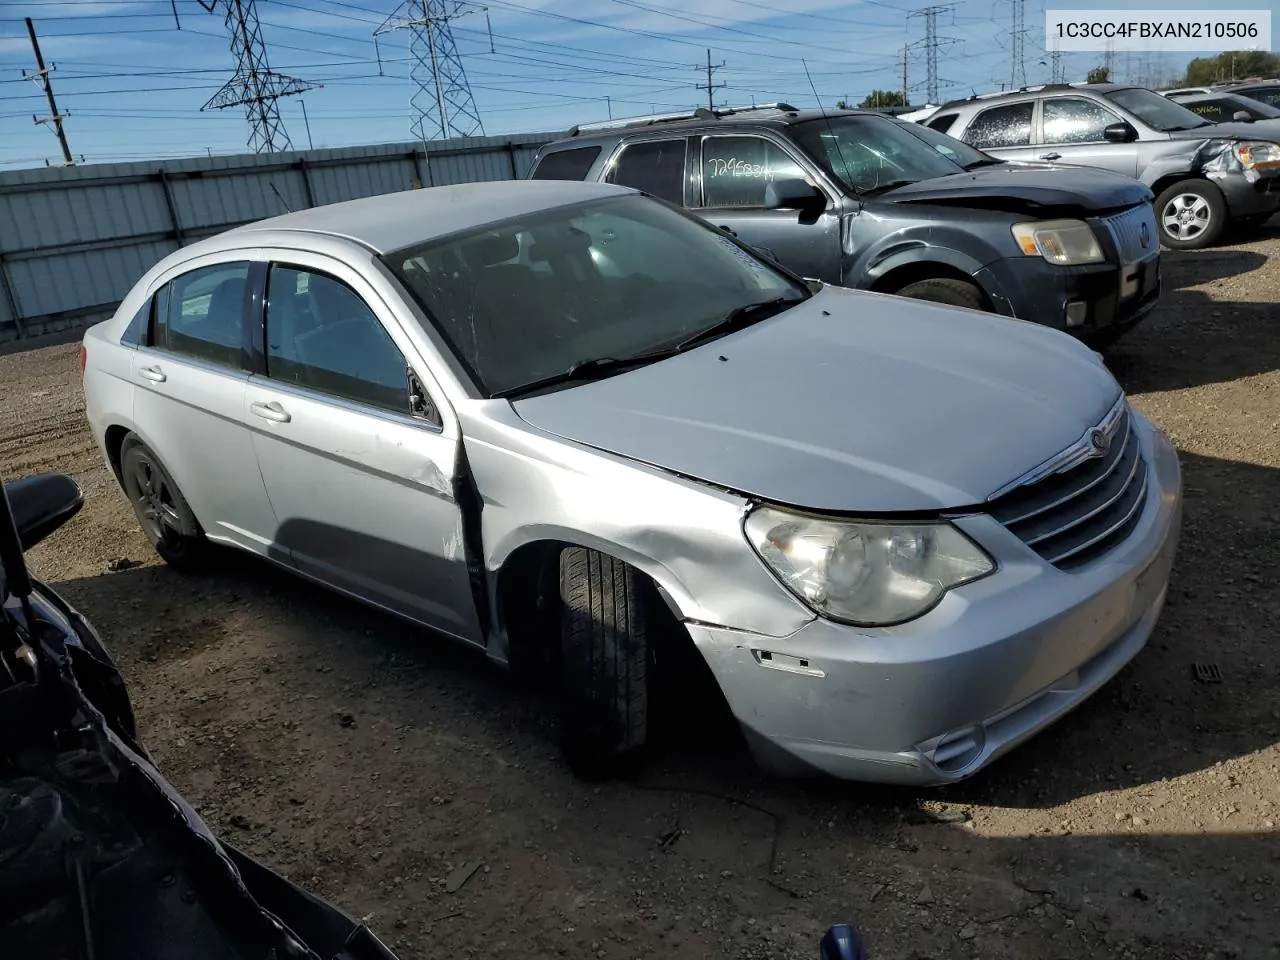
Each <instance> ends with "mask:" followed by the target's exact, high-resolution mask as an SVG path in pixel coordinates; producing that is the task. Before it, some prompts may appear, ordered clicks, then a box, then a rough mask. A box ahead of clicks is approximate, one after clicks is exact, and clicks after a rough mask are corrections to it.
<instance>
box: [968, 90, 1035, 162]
mask: <svg viewBox="0 0 1280 960" xmlns="http://www.w3.org/2000/svg"><path fill="white" fill-rule="evenodd" d="M1034 112H1035V104H1034V103H1032V102H1031V101H1027V102H1026V103H1010V104H1007V105H1005V106H1002V107H991V108H990V109H987V110H983V111H982V112H981V113H980V114H978V115H977V116H976V117H974V118H973V123H971V124H969V127H968V129H967V130H965V132H964V133H963V135H961V137H960V139H961V140H963V141H964V142H965V143H967V144H969V145H970V146H972V147H977V148H978V149H979V150H992V149H997V148H999V147H1027V146H1030V145H1031V116H1032V114H1033V113H1034Z"/></svg>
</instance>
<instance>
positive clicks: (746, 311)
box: [675, 297, 805, 351]
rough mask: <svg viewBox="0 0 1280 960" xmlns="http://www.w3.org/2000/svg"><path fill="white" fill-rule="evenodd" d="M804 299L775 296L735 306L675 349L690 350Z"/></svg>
mask: <svg viewBox="0 0 1280 960" xmlns="http://www.w3.org/2000/svg"><path fill="white" fill-rule="evenodd" d="M804 299H805V298H804V297H775V298H774V299H772V300H762V301H760V302H759V303H747V304H744V305H742V306H741V307H734V308H733V309H732V310H730V311H729V312H728V313H726V314H725V315H724V316H723V317H721V318H720V319H719V320H717V321H716V322H715V323H713V324H712V325H711V326H709V327H707V328H706V329H705V330H699V331H698V332H697V333H695V334H693V336H690V337H685V338H684V339H683V340H681V341H680V342H679V343H677V344H676V346H675V349H676V350H677V351H683V350H688V349H690V348H691V347H696V346H697V345H698V344H700V343H706V342H707V341H708V340H714V339H716V338H717V337H723V336H725V335H726V334H730V333H733V332H734V331H735V330H742V329H744V328H746V327H749V326H751V325H752V324H753V323H758V322H759V321H761V320H765V319H768V318H769V317H772V316H773V315H774V314H778V313H781V312H782V311H783V310H786V309H787V308H788V307H790V306H791V305H792V304H796V303H800V302H801V301H803V300H804Z"/></svg>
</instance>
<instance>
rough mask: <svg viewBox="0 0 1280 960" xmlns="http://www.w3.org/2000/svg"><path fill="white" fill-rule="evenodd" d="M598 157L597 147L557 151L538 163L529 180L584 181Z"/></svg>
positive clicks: (598, 150)
mask: <svg viewBox="0 0 1280 960" xmlns="http://www.w3.org/2000/svg"><path fill="white" fill-rule="evenodd" d="M599 155H600V148H599V147H575V148H574V149H572V150H557V151H556V152H555V153H548V154H547V155H546V156H545V157H543V158H542V159H541V160H539V161H538V166H537V167H536V168H535V169H534V171H533V174H532V175H531V176H530V179H531V180H585V179H586V176H587V171H588V170H590V169H591V165H592V164H593V163H595V162H596V157H598V156H599Z"/></svg>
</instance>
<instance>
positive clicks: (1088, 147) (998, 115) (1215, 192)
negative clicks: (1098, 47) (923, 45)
mask: <svg viewBox="0 0 1280 960" xmlns="http://www.w3.org/2000/svg"><path fill="white" fill-rule="evenodd" d="M922 122H923V123H925V124H926V125H927V126H929V127H931V128H933V129H935V130H939V131H941V132H942V133H946V134H949V135H950V136H953V137H956V138H958V139H960V140H963V141H965V142H966V143H968V144H970V145H971V146H974V147H977V148H978V149H980V150H984V151H986V152H988V153H992V154H994V155H995V156H999V157H1003V158H1005V159H1006V160H1046V161H1061V162H1062V163H1071V164H1080V165H1083V166H1088V167H1099V168H1101V169H1104V170H1111V171H1114V172H1115V173H1122V174H1124V175H1125V176H1129V177H1136V178H1137V179H1139V180H1141V181H1142V182H1143V183H1145V184H1146V185H1147V186H1149V187H1150V188H1151V191H1152V192H1153V193H1154V194H1155V195H1156V215H1157V220H1158V222H1159V226H1160V240H1161V242H1162V243H1163V244H1164V245H1165V246H1167V247H1170V248H1173V249H1180V250H1194V249H1199V248H1201V247H1206V246H1209V245H1210V244H1212V243H1214V242H1215V241H1216V240H1217V239H1218V238H1219V237H1221V236H1222V232H1223V230H1225V229H1226V227H1227V226H1228V224H1234V225H1236V226H1243V227H1256V226H1260V225H1261V224H1263V223H1265V222H1266V220H1267V219H1268V218H1269V217H1270V216H1271V215H1272V214H1273V213H1275V212H1276V210H1277V209H1280V143H1278V142H1277V141H1280V135H1278V134H1277V133H1276V132H1275V131H1271V130H1265V129H1263V128H1262V127H1260V126H1259V125H1258V124H1257V123H1210V122H1209V121H1208V120H1206V119H1204V118H1203V117H1199V116H1197V115H1196V114H1195V113H1193V112H1192V111H1191V110H1189V109H1187V108H1186V107H1185V106H1183V105H1182V104H1180V103H1177V102H1175V101H1173V100H1171V99H1169V98H1168V97H1165V96H1162V95H1160V94H1158V93H1156V92H1155V91H1154V90H1148V89H1146V88H1145V87H1135V86H1131V85H1125V84H1118V83H1092V84H1084V83H1069V84H1046V85H1043V86H1035V87H1025V88H1023V89H1021V90H1014V91H1010V92H1006V93H993V94H982V95H978V96H974V97H969V98H967V99H965V100H955V101H953V102H951V103H946V104H943V105H942V106H941V107H939V108H938V109H937V111H936V112H934V113H932V114H930V115H929V117H928V118H927V119H925V120H924V121H922Z"/></svg>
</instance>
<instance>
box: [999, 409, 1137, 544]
mask: <svg viewBox="0 0 1280 960" xmlns="http://www.w3.org/2000/svg"><path fill="white" fill-rule="evenodd" d="M1098 429H1099V430H1101V431H1102V432H1103V433H1104V434H1106V435H1108V437H1109V440H1110V444H1109V446H1108V447H1107V451H1106V453H1105V454H1103V455H1102V456H1094V457H1090V458H1088V459H1083V460H1082V458H1083V457H1085V456H1086V454H1085V452H1084V451H1085V450H1086V449H1087V447H1085V446H1083V443H1084V442H1083V441H1082V445H1081V446H1080V447H1079V448H1078V450H1079V452H1078V453H1076V454H1075V455H1074V456H1072V455H1070V454H1071V451H1064V456H1065V457H1066V466H1064V467H1061V468H1059V469H1058V470H1056V471H1055V472H1052V473H1049V474H1047V475H1045V476H1040V477H1035V478H1033V479H1032V480H1031V481H1030V482H1028V483H1024V484H1022V485H1021V486H1017V487H1015V488H1014V489H1012V490H1010V491H1009V492H1008V493H1004V494H1002V495H1000V496H998V497H996V498H995V499H994V500H992V501H990V503H989V504H988V510H989V512H990V513H991V515H992V516H993V517H995V518H996V519H997V520H999V521H1000V522H1001V523H1002V524H1004V525H1005V527H1007V528H1008V529H1009V530H1010V531H1011V532H1012V533H1014V534H1015V535H1016V536H1017V537H1018V538H1019V539H1021V540H1022V542H1023V543H1025V544H1027V546H1029V547H1031V549H1033V550H1035V551H1036V553H1038V554H1039V555H1040V556H1042V557H1044V559H1046V560H1048V561H1049V562H1050V563H1052V564H1054V565H1055V566H1057V567H1059V568H1061V569H1074V568H1076V567H1079V566H1082V565H1084V564H1086V563H1088V562H1090V561H1091V560H1095V559H1097V558H1098V557H1100V556H1101V555H1103V554H1104V553H1106V552H1107V551H1108V550H1110V549H1111V548H1112V547H1114V546H1115V545H1116V544H1117V543H1119V542H1120V541H1121V540H1123V539H1124V538H1125V537H1126V536H1128V535H1129V533H1130V532H1131V531H1132V530H1133V528H1134V526H1136V525H1137V523H1138V519H1139V517H1140V516H1141V515H1142V505H1143V503H1144V502H1145V500H1146V493H1147V469H1146V461H1145V460H1144V459H1143V456H1142V448H1141V445H1140V444H1139V442H1138V437H1137V435H1136V434H1135V433H1134V432H1133V422H1132V416H1131V414H1130V412H1129V407H1128V404H1127V403H1126V402H1125V401H1124V400H1123V399H1121V401H1120V406H1118V408H1117V410H1116V411H1113V412H1112V413H1111V414H1108V416H1107V418H1106V419H1105V420H1104V421H1103V422H1102V424H1100V425H1099V427H1098ZM1086 440H1087V438H1086Z"/></svg>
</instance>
